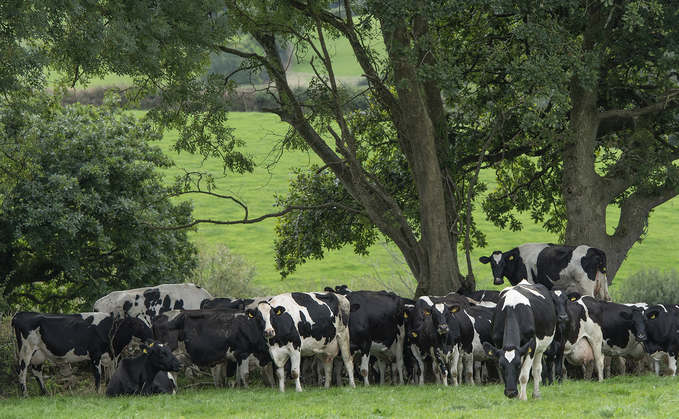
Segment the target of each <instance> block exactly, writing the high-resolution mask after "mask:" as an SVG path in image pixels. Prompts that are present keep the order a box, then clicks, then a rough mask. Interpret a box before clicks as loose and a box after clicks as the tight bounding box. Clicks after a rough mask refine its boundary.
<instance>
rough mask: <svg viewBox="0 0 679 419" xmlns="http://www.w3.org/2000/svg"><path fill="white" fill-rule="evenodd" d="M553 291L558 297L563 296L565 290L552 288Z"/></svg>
mask: <svg viewBox="0 0 679 419" xmlns="http://www.w3.org/2000/svg"><path fill="white" fill-rule="evenodd" d="M552 291H553V292H554V294H555V295H556V296H557V297H561V296H562V295H563V291H561V290H552Z"/></svg>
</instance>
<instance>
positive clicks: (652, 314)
mask: <svg viewBox="0 0 679 419" xmlns="http://www.w3.org/2000/svg"><path fill="white" fill-rule="evenodd" d="M646 317H648V319H649V320H653V319H655V318H656V317H658V310H653V311H649V312H647V314H646Z"/></svg>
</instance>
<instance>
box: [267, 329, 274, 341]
mask: <svg viewBox="0 0 679 419" xmlns="http://www.w3.org/2000/svg"><path fill="white" fill-rule="evenodd" d="M274 336H276V331H275V330H273V329H267V330H265V331H264V338H266V339H269V338H272V337H274Z"/></svg>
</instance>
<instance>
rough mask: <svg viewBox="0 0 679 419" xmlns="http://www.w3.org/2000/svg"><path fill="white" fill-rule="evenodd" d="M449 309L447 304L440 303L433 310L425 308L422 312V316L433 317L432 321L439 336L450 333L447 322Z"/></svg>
mask: <svg viewBox="0 0 679 419" xmlns="http://www.w3.org/2000/svg"><path fill="white" fill-rule="evenodd" d="M446 313H447V307H446V305H445V304H442V303H439V304H435V305H434V306H433V307H431V308H425V309H424V310H422V314H423V315H424V316H425V317H426V316H431V321H432V323H433V324H434V330H436V332H437V333H438V334H439V335H445V334H446V333H448V321H447V320H446Z"/></svg>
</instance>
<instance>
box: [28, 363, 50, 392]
mask: <svg viewBox="0 0 679 419" xmlns="http://www.w3.org/2000/svg"><path fill="white" fill-rule="evenodd" d="M31 373H32V374H33V377H35V381H37V382H38V385H39V386H40V391H41V392H42V394H43V396H44V395H46V394H47V387H45V381H44V380H43V379H42V364H40V365H31Z"/></svg>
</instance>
